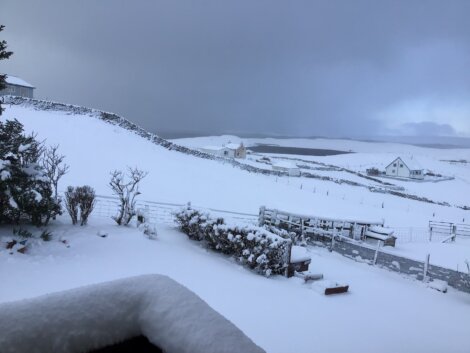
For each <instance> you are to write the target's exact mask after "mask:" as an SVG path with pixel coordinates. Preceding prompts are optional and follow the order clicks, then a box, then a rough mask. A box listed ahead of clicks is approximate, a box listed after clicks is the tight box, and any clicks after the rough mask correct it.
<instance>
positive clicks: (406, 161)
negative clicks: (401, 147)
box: [385, 157, 424, 179]
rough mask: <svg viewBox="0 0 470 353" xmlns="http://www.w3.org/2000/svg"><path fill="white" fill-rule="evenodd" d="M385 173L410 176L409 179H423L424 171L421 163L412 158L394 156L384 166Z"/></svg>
mask: <svg viewBox="0 0 470 353" xmlns="http://www.w3.org/2000/svg"><path fill="white" fill-rule="evenodd" d="M385 175H387V176H393V177H399V178H411V179H423V178H424V172H423V168H422V167H421V165H420V164H419V163H418V162H417V161H416V159H414V158H412V157H411V158H404V157H397V158H395V159H394V160H393V161H392V162H391V163H390V164H389V165H387V167H385Z"/></svg>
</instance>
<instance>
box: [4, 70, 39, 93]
mask: <svg viewBox="0 0 470 353" xmlns="http://www.w3.org/2000/svg"><path fill="white" fill-rule="evenodd" d="M5 81H6V86H7V87H6V88H5V89H2V90H1V91H0V96H7V95H10V96H20V97H26V98H33V90H34V89H35V87H34V86H33V85H31V84H29V83H28V82H26V81H25V80H23V79H21V78H19V77H15V76H11V75H7V78H6V80H5Z"/></svg>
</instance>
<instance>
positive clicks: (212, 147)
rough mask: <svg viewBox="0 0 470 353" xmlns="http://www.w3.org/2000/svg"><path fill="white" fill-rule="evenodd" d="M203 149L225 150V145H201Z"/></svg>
mask: <svg viewBox="0 0 470 353" xmlns="http://www.w3.org/2000/svg"><path fill="white" fill-rule="evenodd" d="M201 149H202V150H208V151H221V150H224V149H225V147H224V146H204V147H201Z"/></svg>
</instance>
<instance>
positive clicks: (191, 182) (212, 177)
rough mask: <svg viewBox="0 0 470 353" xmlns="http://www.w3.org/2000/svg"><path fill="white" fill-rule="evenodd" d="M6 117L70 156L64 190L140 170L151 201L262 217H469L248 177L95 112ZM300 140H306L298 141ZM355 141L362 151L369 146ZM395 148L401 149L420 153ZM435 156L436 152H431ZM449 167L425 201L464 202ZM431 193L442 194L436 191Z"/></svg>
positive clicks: (311, 182) (341, 188)
mask: <svg viewBox="0 0 470 353" xmlns="http://www.w3.org/2000/svg"><path fill="white" fill-rule="evenodd" d="M3 118H17V119H18V120H20V121H21V122H22V123H23V124H24V125H25V128H26V130H27V131H29V132H35V133H37V134H38V138H39V139H44V140H46V142H47V143H48V144H51V145H55V144H58V145H60V152H61V153H62V154H65V155H66V161H67V163H68V164H69V165H70V167H71V168H70V172H69V173H68V174H67V175H66V176H65V177H64V178H63V180H62V183H61V188H62V189H64V188H65V187H66V186H67V185H77V184H89V185H91V186H92V187H94V188H95V189H96V190H97V193H98V194H103V195H109V194H110V189H109V187H108V185H107V183H108V180H109V173H110V172H111V171H112V170H114V169H124V168H126V166H137V167H139V168H141V169H144V170H146V171H148V172H149V174H148V176H147V177H146V178H145V179H144V181H143V183H142V187H141V190H142V193H143V195H142V198H143V199H146V200H154V201H162V202H174V203H185V202H188V201H191V202H193V203H194V204H196V205H200V206H204V207H212V208H219V209H226V210H232V211H241V212H248V213H253V214H256V213H257V212H258V209H259V207H260V206H261V205H266V206H268V207H273V208H278V209H283V210H287V211H292V212H297V213H302V214H315V215H323V216H328V217H336V218H349V219H351V218H360V219H378V220H380V219H385V222H386V224H388V225H391V226H397V227H404V226H419V227H425V226H427V223H428V221H429V220H430V219H432V218H434V219H442V220H448V221H453V222H460V221H462V219H464V218H465V217H466V215H467V213H468V212H465V211H464V210H461V209H458V208H455V207H445V206H439V205H435V204H428V203H423V202H416V201H412V200H408V199H403V198H399V197H396V196H392V195H387V194H381V193H372V192H369V191H368V190H367V189H365V188H358V187H354V186H351V185H345V184H341V185H340V184H337V183H333V182H331V181H322V180H317V179H306V178H289V177H277V176H273V175H263V174H258V173H254V172H248V171H245V170H242V169H240V168H238V167H235V166H233V165H232V164H231V163H230V162H226V163H223V162H220V161H214V160H210V159H206V158H198V157H196V156H194V155H190V154H185V153H181V152H179V151H177V150H175V149H168V148H167V147H165V146H163V145H162V143H161V139H160V140H158V143H153V142H151V141H149V140H148V139H145V138H142V137H141V136H139V135H138V133H136V132H135V131H130V130H128V129H125V128H122V127H120V126H118V125H113V124H112V123H113V121H111V123H110V122H109V121H105V120H101V119H98V118H97V114H93V112H92V111H90V110H67V109H64V110H62V111H54V110H42V109H40V106H39V108H38V105H37V104H36V106H32V105H29V104H28V103H25V104H23V105H21V106H19V105H10V106H7V107H6V111H5V113H4V116H3ZM326 141H328V142H329V145H328V147H329V148H331V147H335V148H336V149H341V148H343V147H345V144H347V143H349V141H338V145H335V144H334V140H332V141H330V140H326ZM277 142H279V141H277ZM300 143H304V141H302V142H297V144H300ZM305 143H307V142H305ZM310 143H311V142H310ZM322 143H326V142H322ZM351 143H353V144H357V145H358V146H359V145H363V144H364V143H362V142H357V143H356V142H351ZM306 146H307V147H310V146H311V145H308V144H307V145H306ZM322 146H323V145H322ZM325 146H326V145H325ZM398 146H399V147H400V148H402V149H403V148H413V149H416V148H417V147H411V146H406V147H403V146H404V145H398ZM378 148H380V149H381V150H387V148H388V144H386V145H385V146H382V145H381V144H374V145H373V146H369V150H371V149H372V150H373V151H374V152H376V151H377V149H378ZM364 149H365V147H364ZM432 151H433V152H432V153H434V150H432ZM444 151H445V153H447V154H446V155H445V156H439V157H438V158H439V159H441V158H442V159H444V158H450V157H449V156H450V155H451V151H450V150H444ZM408 152H409V151H408ZM464 152H465V151H464ZM464 152H462V151H460V150H459V151H457V153H456V154H455V156H454V158H455V159H457V158H459V159H460V158H462V155H463V153H464ZM393 153H394V152H393ZM393 153H391V155H392V154H393ZM442 153H444V152H442ZM196 154H197V153H196ZM310 158H312V159H313V157H310ZM324 158H325V159H324V160H326V161H328V162H331V161H334V162H335V163H336V164H338V165H348V166H350V167H351V166H352V167H355V168H358V169H365V167H366V166H369V165H371V164H372V162H373V161H376V160H380V162H381V163H385V161H388V159H387V158H384V157H383V155H380V154H377V155H374V154H371V155H368V154H366V153H357V154H348V155H341V156H332V157H324ZM362 158H363V161H362V162H361V159H362ZM315 159H318V157H317V158H315ZM348 160H349V161H348ZM440 163H446V162H440ZM447 164H448V163H447ZM449 168H450V169H449V171H450V172H451V173H454V174H456V173H457V172H456V171H457V170H462V172H461V173H460V172H459V173H460V174H459V178H458V179H456V181H455V183H456V185H455V186H452V187H449V185H450V184H446V185H445V189H444V191H442V190H441V189H439V188H440V186H441V185H438V184H432V185H428V184H427V185H425V186H417V187H416V188H417V189H419V188H420V187H421V188H425V189H426V190H427V191H426V192H423V194H424V196H439V197H436V198H437V199H438V201H450V203H451V204H457V205H460V204H465V203H464V201H466V200H467V198H466V196H464V195H465V194H466V191H467V190H468V191H469V194H470V184H469V183H470V177H469V176H468V175H469V174H470V173H468V169H470V168H469V167H468V166H452V165H450V164H449ZM452 168H453V169H452ZM459 168H460V169H459ZM465 172H466V174H465ZM361 182H362V181H361ZM441 184H442V185H443V184H444V183H441ZM452 185H453V184H452ZM434 189H438V190H440V191H437V192H434V191H432V190H434ZM429 190H431V191H429ZM412 191H414V190H412ZM436 193H437V195H435V194H436ZM442 193H444V195H443V194H442ZM382 205H383V207H384V208H382ZM433 216H434V217H433Z"/></svg>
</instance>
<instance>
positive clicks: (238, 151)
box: [225, 142, 246, 158]
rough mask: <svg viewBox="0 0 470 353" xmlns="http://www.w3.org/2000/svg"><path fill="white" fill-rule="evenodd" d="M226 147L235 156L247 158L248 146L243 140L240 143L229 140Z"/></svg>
mask: <svg viewBox="0 0 470 353" xmlns="http://www.w3.org/2000/svg"><path fill="white" fill-rule="evenodd" d="M225 147H226V148H227V149H228V150H229V151H230V154H231V155H233V158H246V148H245V146H244V145H243V142H240V143H230V142H229V143H227V144H226V145H225ZM231 157H232V156H231Z"/></svg>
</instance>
